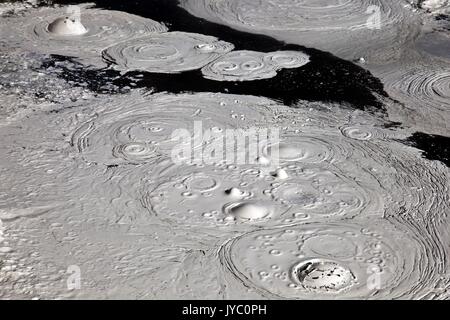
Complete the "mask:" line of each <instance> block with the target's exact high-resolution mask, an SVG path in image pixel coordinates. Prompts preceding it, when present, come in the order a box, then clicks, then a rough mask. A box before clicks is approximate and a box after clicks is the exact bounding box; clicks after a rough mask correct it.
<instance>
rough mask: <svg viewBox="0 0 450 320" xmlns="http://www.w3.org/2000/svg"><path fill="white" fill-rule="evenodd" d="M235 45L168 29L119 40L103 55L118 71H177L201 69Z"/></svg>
mask: <svg viewBox="0 0 450 320" xmlns="http://www.w3.org/2000/svg"><path fill="white" fill-rule="evenodd" d="M233 48H234V46H233V45H232V44H231V43H227V42H224V41H219V40H218V39H217V38H215V37H209V36H204V35H201V34H195V33H185V32H168V33H163V34H159V35H152V36H148V37H145V38H138V39H134V40H130V41H125V42H122V43H119V44H117V45H115V46H113V47H110V48H108V49H106V50H105V51H104V52H103V58H104V59H105V60H106V61H107V62H110V63H113V64H115V65H116V66H117V68H118V69H119V70H126V71H128V70H142V71H149V72H156V73H174V72H181V71H188V70H196V69H200V68H202V67H203V66H205V65H207V64H208V63H210V62H211V61H214V60H216V59H217V58H218V57H220V56H221V55H223V54H225V53H227V52H229V51H231V50H233Z"/></svg>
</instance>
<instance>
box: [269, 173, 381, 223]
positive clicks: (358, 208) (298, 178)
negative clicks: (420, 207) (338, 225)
mask: <svg viewBox="0 0 450 320" xmlns="http://www.w3.org/2000/svg"><path fill="white" fill-rule="evenodd" d="M290 167H291V168H292V169H291V170H289V169H288V172H289V179H288V180H286V181H285V182H278V183H276V184H274V185H272V189H270V191H269V192H270V195H271V197H272V198H273V200H275V201H276V202H280V203H281V204H283V205H284V206H287V207H289V208H290V210H289V215H290V216H289V219H287V220H286V221H287V222H302V221H308V220H321V219H322V220H323V219H324V218H330V217H344V218H347V219H348V218H351V217H355V216H357V215H359V214H362V213H364V214H365V215H366V216H368V215H374V216H375V215H378V216H381V212H382V209H383V200H382V199H381V197H380V195H379V194H377V193H376V192H375V190H374V189H373V188H372V187H373V184H375V181H373V182H372V184H370V183H364V184H363V183H357V182H355V181H354V180H352V179H349V178H347V177H346V176H345V175H343V174H340V173H339V171H338V170H337V169H334V170H333V171H331V170H327V169H325V168H309V169H306V168H301V169H299V168H298V167H297V168H296V167H295V166H290ZM288 168H289V167H288Z"/></svg>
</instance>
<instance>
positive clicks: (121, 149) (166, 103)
mask: <svg viewBox="0 0 450 320" xmlns="http://www.w3.org/2000/svg"><path fill="white" fill-rule="evenodd" d="M130 101H132V102H131V103H130ZM271 105H274V102H272V101H271V100H268V99H261V98H254V97H248V96H235V95H227V94H210V93H204V94H203V93H200V94H193V95H190V94H180V95H167V94H160V95H153V96H150V97H149V98H143V97H140V96H137V97H134V96H132V97H126V96H125V97H123V98H116V99H114V101H113V102H111V106H110V108H108V109H107V111H105V112H103V113H99V114H98V116H97V117H96V118H94V119H92V120H90V121H88V122H86V123H84V124H83V125H81V126H80V127H79V128H78V129H77V130H76V131H75V132H74V134H73V136H72V144H73V145H74V146H75V147H76V148H77V150H78V151H79V152H80V153H81V154H82V155H83V157H84V158H85V159H86V160H87V161H89V162H95V163H102V164H105V165H112V164H120V163H124V162H125V163H134V164H137V163H142V162H148V161H152V160H154V159H155V158H158V157H166V158H170V157H171V156H172V152H173V150H174V149H175V147H177V146H178V147H180V148H179V149H180V155H181V156H183V155H182V152H181V151H182V149H183V148H181V147H182V146H186V149H187V150H188V151H192V150H193V149H195V148H197V147H201V146H202V145H203V144H204V143H210V142H212V141H213V139H212V138H211V139H208V136H206V133H205V131H206V130H212V129H214V130H215V131H217V132H222V131H224V130H226V129H227V128H240V127H247V126H249V125H251V124H252V123H255V122H258V121H263V119H264V117H265V115H264V114H265V113H268V112H267V110H269V108H270V106H271ZM178 130H186V132H184V131H183V132H181V131H178ZM177 132H178V133H179V135H178V134H177ZM183 133H186V134H185V135H184V136H183V135H182V134H183ZM204 133H205V135H203V134H204ZM173 135H174V136H173ZM177 137H179V138H180V139H176V138H177ZM217 137H221V135H220V134H219V135H217ZM213 138H214V137H213ZM191 149H192V150H191ZM186 156H189V155H186ZM191 156H192V157H191V158H192V159H193V158H194V156H195V155H194V153H193V152H192V154H191ZM201 156H202V155H201ZM185 160H189V159H185ZM200 160H202V159H200Z"/></svg>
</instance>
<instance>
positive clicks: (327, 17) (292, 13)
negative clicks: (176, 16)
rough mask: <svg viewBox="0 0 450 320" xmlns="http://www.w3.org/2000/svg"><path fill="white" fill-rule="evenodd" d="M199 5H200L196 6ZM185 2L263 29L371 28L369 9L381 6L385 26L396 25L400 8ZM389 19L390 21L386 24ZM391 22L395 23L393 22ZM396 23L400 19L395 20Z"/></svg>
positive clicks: (344, 2) (323, 2)
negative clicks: (368, 26) (369, 25)
mask: <svg viewBox="0 0 450 320" xmlns="http://www.w3.org/2000/svg"><path fill="white" fill-rule="evenodd" d="M195 2H198V3H195ZM195 2H194V1H192V0H183V1H182V5H183V6H185V7H187V8H188V9H191V10H192V11H195V8H196V7H197V9H198V8H201V9H203V10H206V11H207V12H208V13H209V14H210V15H214V16H216V17H218V18H219V19H221V20H223V21H227V22H228V23H231V24H234V25H243V26H246V27H250V28H254V29H260V30H261V29H262V30H295V31H306V30H319V31H322V30H355V29H364V28H367V21H368V18H369V17H370V15H369V14H370V13H372V11H373V9H372V11H370V10H369V9H370V8H371V6H377V7H378V8H379V9H380V11H381V17H383V23H384V22H386V23H392V22H393V21H392V18H393V15H394V17H395V15H396V14H397V11H396V10H395V9H394V8H395V7H396V6H395V5H392V4H390V1H385V0H369V1H362V0H357V1H354V0H333V1H328V0H319V1H318V0H300V1H299V0H274V1H264V0H214V1H212V0H200V1H195ZM384 20H386V21H384ZM389 20H391V21H389ZM394 20H396V19H394Z"/></svg>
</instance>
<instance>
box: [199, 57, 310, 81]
mask: <svg viewBox="0 0 450 320" xmlns="http://www.w3.org/2000/svg"><path fill="white" fill-rule="evenodd" d="M308 62H309V57H308V56H307V55H306V54H304V53H301V52H297V51H278V52H271V53H262V52H256V51H246V50H242V51H233V52H230V53H228V54H226V55H224V56H223V57H221V58H219V59H218V60H216V61H214V62H212V63H211V64H209V65H207V66H206V67H204V68H203V69H202V73H203V76H204V77H205V78H207V79H211V80H216V81H252V80H260V79H269V78H273V77H275V76H276V75H277V70H279V69H283V68H298V67H301V66H304V65H305V64H307V63H308Z"/></svg>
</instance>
